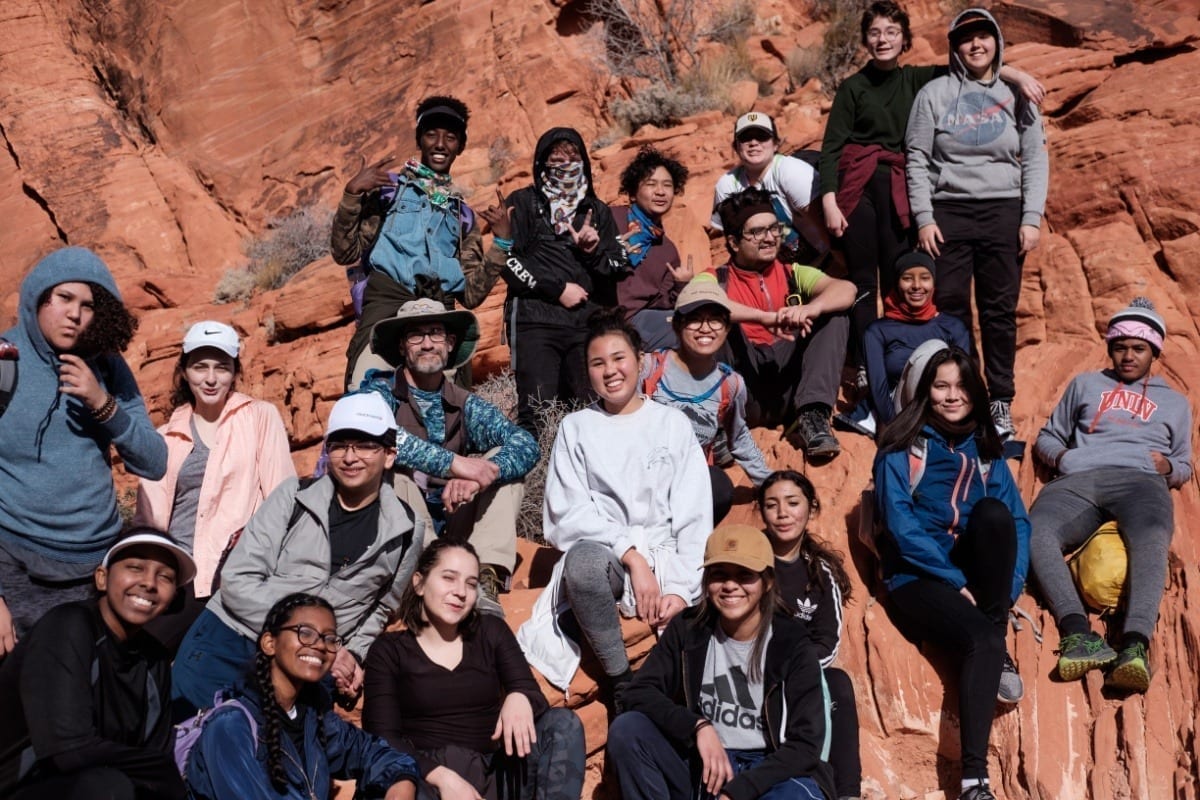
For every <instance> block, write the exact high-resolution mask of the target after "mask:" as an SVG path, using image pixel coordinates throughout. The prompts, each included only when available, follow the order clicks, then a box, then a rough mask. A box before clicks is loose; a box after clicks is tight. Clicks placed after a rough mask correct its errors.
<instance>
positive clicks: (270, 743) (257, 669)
mask: <svg viewBox="0 0 1200 800" xmlns="http://www.w3.org/2000/svg"><path fill="white" fill-rule="evenodd" d="M307 607H317V608H324V609H325V610H327V611H328V612H329V613H330V614H333V613H334V612H333V606H331V605H330V604H329V602H328V601H327V600H325V599H324V598H322V597H317V596H316V595H312V594H303V593H297V594H290V595H288V596H287V597H285V598H283V599H282V600H280V601H278V602H277V603H275V605H273V606H272V607H271V610H270V611H268V612H267V619H266V622H264V623H263V629H262V633H260V634H259V637H258V640H259V647H258V652H257V653H256V654H255V656H254V680H255V683H256V685H257V688H258V694H259V697H260V698H261V702H262V712H263V719H264V721H265V723H266V725H265V727H264V733H263V737H264V740H265V742H266V745H267V773H268V774H269V776H270V778H271V786H272V787H273V788H274V789H275V790H276V791H277V792H283V791H286V789H287V764H286V763H285V761H284V755H283V714H284V711H283V709H282V708H281V707H280V706H279V702H278V701H277V700H276V699H275V683H274V681H273V680H272V679H271V667H272V664H273V663H274V662H273V659H272V658H271V657H270V656H268V655H267V654H266V653H264V652H263V650H262V637H263V635H265V634H267V633H270V634H271V635H272V636H278V635H279V634H280V632H281V631H282V630H283V626H284V625H286V624H287V623H288V622H289V620H291V618H292V612H293V611H295V610H296V609H297V608H307ZM305 688H306V691H303V692H302V693H301V695H302V696H304V695H307V694H308V691H307V689H308V688H309V687H305ZM297 699H298V700H299V699H300V698H297ZM305 699H307V698H305ZM308 704H309V705H313V706H314V708H315V706H316V704H315V703H312V702H311V701H310V702H309V703H308ZM317 741H318V742H319V743H320V745H321V749H322V750H324V749H325V746H326V744H327V741H326V733H325V720H324V715H323V714H320V713H319V711H318V716H317Z"/></svg>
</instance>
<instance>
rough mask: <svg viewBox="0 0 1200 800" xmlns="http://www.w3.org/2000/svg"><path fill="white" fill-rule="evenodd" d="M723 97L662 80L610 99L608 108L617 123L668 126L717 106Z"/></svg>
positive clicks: (630, 125)
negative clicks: (624, 96)
mask: <svg viewBox="0 0 1200 800" xmlns="http://www.w3.org/2000/svg"><path fill="white" fill-rule="evenodd" d="M722 104H723V100H722V99H721V98H720V97H714V96H712V95H709V94H706V93H705V92H704V91H703V90H696V89H686V88H683V87H681V86H671V85H667V84H665V83H652V84H650V85H649V86H646V87H644V88H641V89H638V90H636V91H635V92H634V93H633V94H632V95H630V96H629V98H628V99H625V98H617V99H615V100H613V101H612V104H611V106H610V110H611V111H612V115H613V118H614V119H616V120H617V122H618V123H620V124H622V125H624V126H626V127H627V128H628V129H629V130H630V131H635V130H637V129H638V128H640V127H641V126H643V125H656V126H657V127H659V128H668V127H670V126H672V125H678V124H679V122H680V120H682V119H683V118H684V117H686V116H690V115H691V114H698V113H700V112H701V111H707V110H709V109H711V108H720V107H721V105H722Z"/></svg>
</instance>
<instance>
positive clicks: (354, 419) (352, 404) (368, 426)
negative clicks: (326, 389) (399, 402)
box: [325, 392, 396, 439]
mask: <svg viewBox="0 0 1200 800" xmlns="http://www.w3.org/2000/svg"><path fill="white" fill-rule="evenodd" d="M394 430H396V415H395V414H393V413H392V409H391V407H390V406H389V405H388V403H387V401H386V400H384V399H383V398H382V397H380V396H379V394H378V393H376V392H361V393H357V394H348V395H346V396H345V397H343V398H342V399H341V400H338V401H337V402H336V403H334V404H333V410H332V411H330V412H329V424H328V425H326V426H325V438H326V439H328V438H329V437H331V436H333V434H335V433H338V432H339V431H360V432H362V433H365V434H367V435H368V436H383V435H385V434H387V433H390V432H391V431H394Z"/></svg>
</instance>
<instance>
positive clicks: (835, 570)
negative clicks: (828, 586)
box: [754, 469, 852, 605]
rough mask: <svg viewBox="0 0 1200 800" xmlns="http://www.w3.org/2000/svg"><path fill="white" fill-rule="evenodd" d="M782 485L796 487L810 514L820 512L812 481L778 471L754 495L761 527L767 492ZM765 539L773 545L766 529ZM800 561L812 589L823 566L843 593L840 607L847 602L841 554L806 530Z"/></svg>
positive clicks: (848, 589) (847, 580)
mask: <svg viewBox="0 0 1200 800" xmlns="http://www.w3.org/2000/svg"><path fill="white" fill-rule="evenodd" d="M785 481H786V482H787V483H792V484H795V486H796V488H797V489H799V490H800V493H801V494H802V495H804V499H805V500H807V501H808V510H809V513H810V514H819V513H820V512H821V501H820V500H818V499H817V489H816V487H815V486H813V484H812V481H810V480H809V479H808V477H807V476H805V475H803V474H802V473H799V472H797V471H796V470H794V469H780V470H776V471H775V472H772V473H771V474H770V475H768V476H767V479H766V480H765V481H763V482H762V485H761V486H759V487H758V489H756V490H755V492H754V504H755V505H757V506H758V513H759V515H761V516H762V517H763V522H764V523H765V522H766V515H764V514H763V503H764V502H765V501H766V498H767V490H768V489H770V488H771V487H772V486H774V485H775V484H777V483H783V482H785ZM767 538H768V539H771V540H772V542H774V537H773V536H772V535H771V527H770V526H769V525H768V526H767ZM800 557H801V558H803V559H804V563H805V566H806V567H807V568H808V580H809V581H810V583H811V584H812V585H814V586H820V578H821V573H820V569H821V564H822V563H824V564H825V566H826V567H827V568H828V569H829V572H830V574H831V575H833V582H834V583H835V584H837V588H838V591H840V592H841V593H842V605H846V604H847V603H849V602H850V593H851V591H852V587H851V585H850V574H849V573H848V572H846V565H845V557H844V556H843V555H842V554H841V553H839V552H838V551H837V550H834V549H833V548H832V547H830V546H829V544H828V543H826V542H825V541H824V540H823V539H820V538H818V537H816V536H814V535H813V534H812V533H811V532H810V531H808V530H807V529H805V531H804V534H803V537H802V538H801V540H800Z"/></svg>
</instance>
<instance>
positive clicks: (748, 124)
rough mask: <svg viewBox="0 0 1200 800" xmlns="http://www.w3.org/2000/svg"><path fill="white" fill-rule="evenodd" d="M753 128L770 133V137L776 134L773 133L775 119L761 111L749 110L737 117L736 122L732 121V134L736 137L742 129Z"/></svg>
mask: <svg viewBox="0 0 1200 800" xmlns="http://www.w3.org/2000/svg"><path fill="white" fill-rule="evenodd" d="M753 128H757V129H759V130H762V131H766V132H767V133H769V134H770V135H771V138H772V139H774V138H775V137H776V136H777V134H776V133H775V120H773V119H771V117H770V116H768V115H767V114H764V113H762V112H761V111H751V112H749V113H746V114H742V115H741V116H740V117H738V118H737V122H735V123H733V135H734V137H735V138H736V137H737V136H738V135H740V134H741V133H742V132H743V131H748V130H751V129H753Z"/></svg>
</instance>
